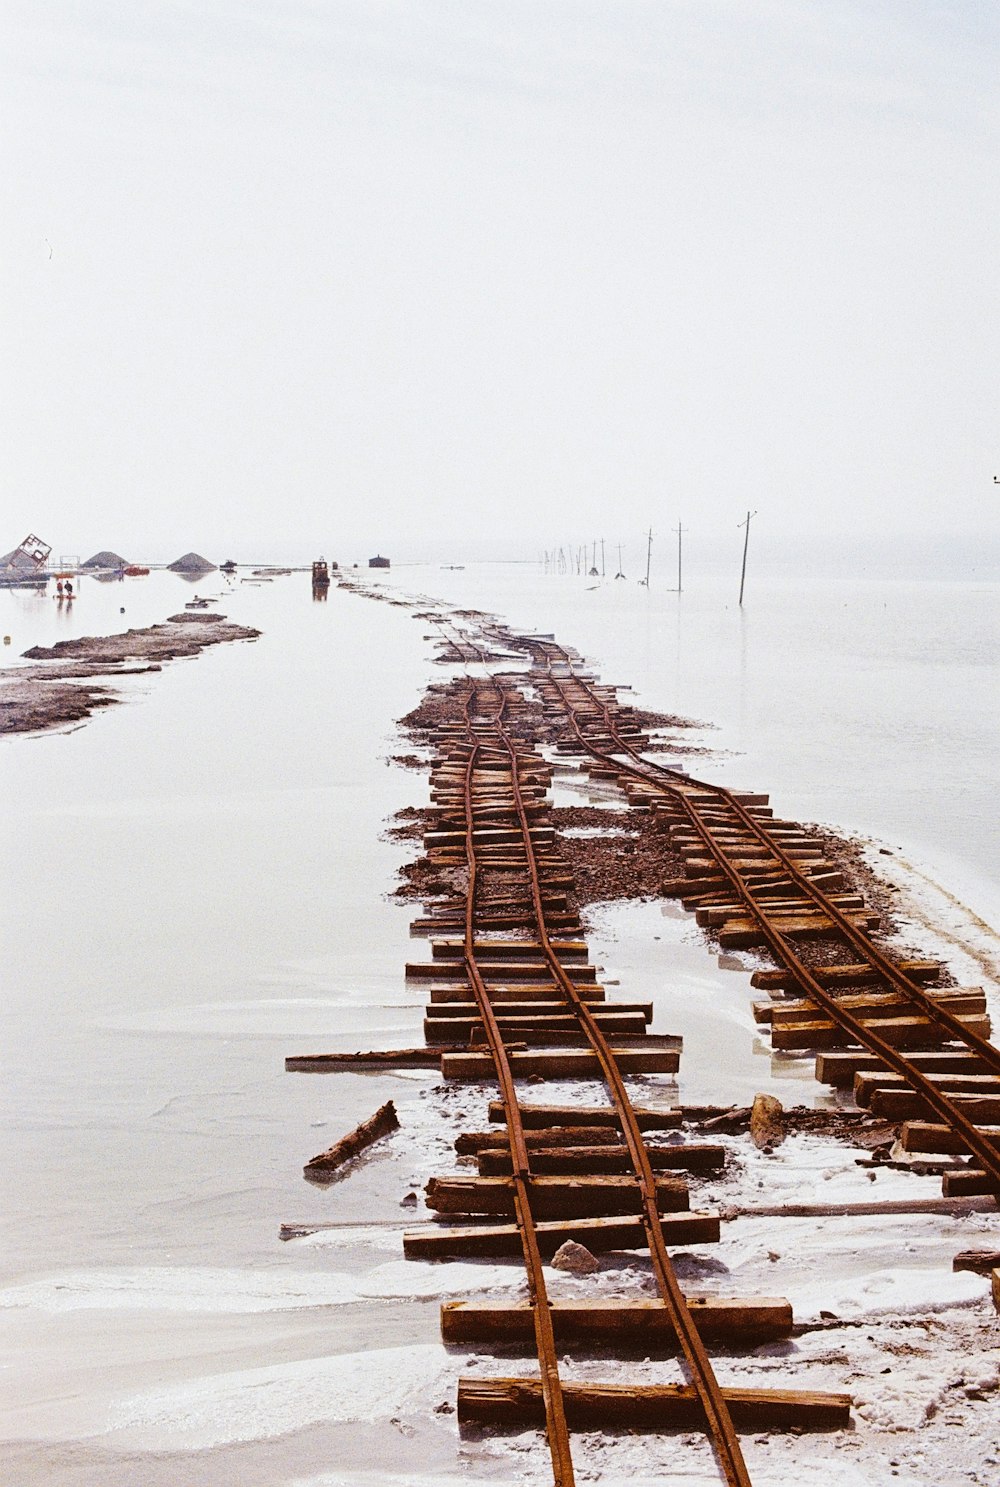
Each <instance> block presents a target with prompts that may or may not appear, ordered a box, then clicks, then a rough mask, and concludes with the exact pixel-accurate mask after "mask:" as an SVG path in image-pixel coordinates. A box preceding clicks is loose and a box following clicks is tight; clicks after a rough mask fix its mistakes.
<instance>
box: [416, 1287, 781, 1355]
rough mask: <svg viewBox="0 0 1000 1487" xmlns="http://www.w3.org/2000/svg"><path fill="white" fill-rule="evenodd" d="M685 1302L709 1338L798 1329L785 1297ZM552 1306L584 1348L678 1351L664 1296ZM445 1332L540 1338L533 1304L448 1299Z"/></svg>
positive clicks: (751, 1343)
mask: <svg viewBox="0 0 1000 1487" xmlns="http://www.w3.org/2000/svg"><path fill="white" fill-rule="evenodd" d="M685 1303H686V1305H687V1309H688V1312H689V1313H690V1315H691V1319H692V1320H693V1322H694V1323H695V1326H696V1327H697V1328H698V1331H699V1333H700V1334H701V1337H702V1340H703V1341H704V1342H711V1343H715V1344H717V1345H722V1346H725V1347H740V1348H755V1347H759V1346H760V1345H761V1344H762V1343H766V1342H775V1341H777V1340H778V1339H779V1338H783V1337H789V1336H790V1335H791V1331H792V1308H791V1304H790V1302H788V1301H786V1300H785V1299H784V1297H780V1296H754V1297H751V1298H750V1299H749V1300H742V1299H740V1298H738V1297H727V1296H686V1297H685ZM549 1311H550V1314H551V1316H552V1326H553V1330H554V1332H555V1335H556V1342H557V1343H558V1344H559V1345H560V1346H567V1347H572V1348H573V1351H574V1352H575V1353H578V1354H580V1355H586V1354H588V1353H602V1354H608V1353H610V1354H612V1355H613V1356H618V1355H622V1356H625V1355H627V1354H629V1353H632V1352H635V1351H637V1350H641V1351H643V1352H645V1353H649V1354H650V1355H651V1356H652V1354H654V1353H655V1355H656V1356H657V1357H661V1358H666V1357H671V1356H673V1354H675V1353H676V1352H677V1351H678V1347H679V1343H678V1339H677V1331H676V1328H675V1326H674V1322H673V1318H672V1317H671V1314H670V1309H669V1308H668V1307H667V1305H666V1303H665V1302H664V1301H663V1300H661V1299H660V1298H659V1297H647V1296H644V1297H639V1298H635V1297H621V1296H615V1297H608V1298H605V1297H601V1298H599V1299H593V1300H589V1301H577V1300H572V1301H551V1302H550V1303H549ZM441 1338H442V1341H443V1342H445V1343H446V1344H447V1345H448V1346H450V1347H451V1346H454V1347H468V1346H482V1345H483V1344H485V1343H489V1344H492V1346H493V1347H495V1348H503V1349H505V1350H506V1349H510V1350H513V1349H515V1348H516V1349H518V1350H519V1351H520V1350H521V1349H522V1348H525V1349H528V1350H530V1349H532V1348H533V1346H534V1339H535V1326H534V1317H533V1312H532V1307H531V1303H530V1302H529V1301H506V1302H478V1301H447V1302H445V1303H444V1304H443V1305H442V1307H441Z"/></svg>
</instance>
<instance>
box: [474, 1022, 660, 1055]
mask: <svg viewBox="0 0 1000 1487" xmlns="http://www.w3.org/2000/svg"><path fill="white" fill-rule="evenodd" d="M501 1032H502V1034H503V1040H504V1044H505V1046H506V1047H508V1048H509V1047H511V1046H512V1045H513V1044H518V1043H520V1044H522V1045H524V1046H525V1047H527V1048H589V1047H590V1039H589V1037H588V1036H587V1034H586V1033H585V1032H584V1031H583V1030H582V1028H579V1027H577V1029H575V1030H574V1029H572V1028H563V1029H560V1028H556V1029H555V1031H554V1032H546V1031H545V1030H544V1029H535V1030H534V1031H532V1030H531V1029H527V1030H526V1031H524V1032H519V1031H518V1030H517V1028H501ZM604 1039H605V1042H607V1043H608V1044H610V1046H611V1047H612V1048H613V1049H614V1050H615V1056H616V1057H617V1055H618V1053H620V1052H622V1051H625V1050H629V1049H632V1050H636V1049H643V1048H645V1049H652V1048H668V1049H670V1048H678V1049H679V1048H680V1045H681V1037H680V1034H679V1033H647V1032H646V1025H645V1023H642V1024H641V1025H640V1026H639V1027H638V1028H637V1029H636V1031H635V1032H616V1031H615V1030H614V1029H613V1028H605V1029H604ZM488 1041H489V1040H488V1038H487V1037H486V1032H485V1030H484V1029H483V1028H478V1027H476V1028H473V1029H472V1032H471V1033H470V1034H469V1043H468V1046H469V1048H472V1049H479V1048H483V1047H484V1046H485V1045H486V1044H487V1043H488Z"/></svg>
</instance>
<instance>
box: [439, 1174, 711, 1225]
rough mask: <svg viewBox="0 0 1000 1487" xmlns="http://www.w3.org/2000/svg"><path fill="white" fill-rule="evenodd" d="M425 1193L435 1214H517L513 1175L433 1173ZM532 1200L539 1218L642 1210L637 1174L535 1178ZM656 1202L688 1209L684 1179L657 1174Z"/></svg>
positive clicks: (665, 1209)
mask: <svg viewBox="0 0 1000 1487" xmlns="http://www.w3.org/2000/svg"><path fill="white" fill-rule="evenodd" d="M424 1191H425V1193H426V1198H427V1207H428V1208H430V1209H432V1210H433V1211H434V1212H435V1213H456V1214H472V1213H484V1214H489V1215H491V1216H494V1217H497V1218H512V1217H513V1216H514V1184H513V1182H512V1181H511V1179H510V1178H509V1177H466V1176H455V1177H432V1178H431V1179H430V1181H429V1182H428V1183H427V1186H426V1188H425V1189H424ZM529 1198H530V1202H531V1212H532V1214H533V1215H534V1217H535V1218H548V1219H557V1218H597V1217H599V1216H604V1215H609V1214H619V1213H640V1212H641V1211H642V1192H641V1190H640V1188H639V1182H638V1179H637V1178H636V1177H634V1176H620V1175H614V1174H612V1175H609V1176H593V1175H590V1174H587V1175H585V1176H582V1175H581V1176H577V1177H532V1179H531V1183H530V1189H529ZM656 1201H657V1205H658V1207H659V1210H660V1212H661V1213H681V1212H683V1211H684V1210H686V1209H687V1208H688V1207H689V1203H688V1187H687V1182H686V1180H685V1179H684V1178H683V1177H658V1178H657V1179H656Z"/></svg>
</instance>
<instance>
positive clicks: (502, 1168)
mask: <svg viewBox="0 0 1000 1487" xmlns="http://www.w3.org/2000/svg"><path fill="white" fill-rule="evenodd" d="M503 1139H504V1147H502V1148H498V1149H496V1150H487V1151H481V1152H480V1153H479V1171H480V1174H481V1175H482V1176H483V1177H499V1176H506V1175H507V1174H508V1173H509V1172H510V1171H511V1165H512V1164H511V1157H510V1148H509V1147H508V1146H507V1144H506V1142H507V1138H506V1136H504V1138H503ZM530 1150H531V1170H532V1172H538V1173H559V1174H562V1175H567V1174H570V1173H576V1172H580V1173H586V1172H592V1173H594V1174H595V1175H596V1174H598V1173H609V1172H623V1173H627V1172H632V1171H633V1170H634V1169H633V1167H632V1159H631V1157H630V1155H629V1152H628V1149H627V1148H626V1147H624V1146H621V1145H619V1146H573V1145H570V1146H563V1147H545V1146H542V1147H531V1148H530ZM646 1153H647V1155H648V1157H649V1165H650V1166H651V1167H652V1169H653V1171H654V1172H678V1171H680V1172H715V1171H718V1170H719V1169H720V1168H722V1167H724V1166H725V1165H726V1148H725V1147H724V1146H710V1145H708V1144H705V1143H700V1142H692V1143H691V1144H690V1145H688V1146H647V1147H646Z"/></svg>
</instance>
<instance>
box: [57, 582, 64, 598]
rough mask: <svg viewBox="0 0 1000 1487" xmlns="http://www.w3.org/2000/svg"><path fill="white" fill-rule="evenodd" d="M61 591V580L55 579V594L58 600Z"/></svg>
mask: <svg viewBox="0 0 1000 1487" xmlns="http://www.w3.org/2000/svg"><path fill="white" fill-rule="evenodd" d="M62 591H63V587H62V579H61V578H57V579H56V593H57V594H58V595H59V597H60V599H61V598H62Z"/></svg>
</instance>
